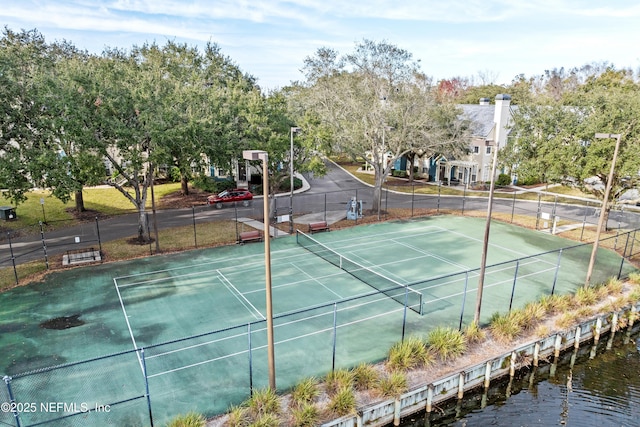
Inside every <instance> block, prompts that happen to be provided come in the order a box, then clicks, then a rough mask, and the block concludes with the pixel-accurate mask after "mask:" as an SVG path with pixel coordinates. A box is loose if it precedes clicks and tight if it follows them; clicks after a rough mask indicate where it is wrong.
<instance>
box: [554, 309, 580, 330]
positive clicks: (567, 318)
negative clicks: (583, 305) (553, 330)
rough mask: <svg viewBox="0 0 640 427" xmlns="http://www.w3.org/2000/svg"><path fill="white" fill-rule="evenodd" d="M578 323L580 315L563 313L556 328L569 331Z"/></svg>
mask: <svg viewBox="0 0 640 427" xmlns="http://www.w3.org/2000/svg"><path fill="white" fill-rule="evenodd" d="M577 322H578V314H577V313H574V312H568V313H563V314H562V315H560V317H559V318H558V319H557V320H556V326H557V327H559V328H560V329H567V328H569V327H570V326H573V325H574V324H576V323H577Z"/></svg>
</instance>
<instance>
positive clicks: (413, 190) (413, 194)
mask: <svg viewBox="0 0 640 427" xmlns="http://www.w3.org/2000/svg"><path fill="white" fill-rule="evenodd" d="M415 197H416V184H415V183H413V185H412V186H411V218H413V203H414V199H415Z"/></svg>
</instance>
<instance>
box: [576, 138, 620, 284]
mask: <svg viewBox="0 0 640 427" xmlns="http://www.w3.org/2000/svg"><path fill="white" fill-rule="evenodd" d="M596 138H597V139H609V138H615V139H616V148H615V149H614V150H613V160H612V161H611V170H609V178H608V179H607V185H606V187H605V190H604V199H603V200H602V208H601V209H600V219H598V228H597V229H596V240H595V241H594V242H593V249H592V250H591V258H590V259H589V267H588V268H587V278H586V279H585V282H584V285H585V286H589V282H591V274H592V273H593V266H594V265H595V263H596V253H597V252H598V244H599V242H600V233H601V232H602V227H603V225H604V219H605V218H606V216H607V206H608V205H609V195H610V194H611V185H612V183H613V173H614V170H615V168H616V160H617V159H618V150H619V149H620V138H621V135H620V134H619V133H596Z"/></svg>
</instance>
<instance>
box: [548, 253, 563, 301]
mask: <svg viewBox="0 0 640 427" xmlns="http://www.w3.org/2000/svg"><path fill="white" fill-rule="evenodd" d="M563 249H564V248H560V251H559V252H558V262H557V263H556V272H555V273H554V274H553V287H552V288H551V295H553V293H554V292H555V291H556V283H557V282H558V272H559V271H560V259H561V258H562V250H563Z"/></svg>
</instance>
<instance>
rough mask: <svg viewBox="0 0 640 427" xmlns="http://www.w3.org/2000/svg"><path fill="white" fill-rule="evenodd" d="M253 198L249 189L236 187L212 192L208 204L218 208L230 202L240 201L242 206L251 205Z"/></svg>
mask: <svg viewBox="0 0 640 427" xmlns="http://www.w3.org/2000/svg"><path fill="white" fill-rule="evenodd" d="M252 199H253V194H251V192H250V191H249V190H245V189H242V188H234V189H232V190H224V191H223V192H222V193H219V194H212V195H211V196H209V197H207V204H208V205H213V206H215V207H216V209H220V208H222V206H223V204H224V203H228V202H240V203H241V204H242V206H249V203H250V201H251V200H252Z"/></svg>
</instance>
